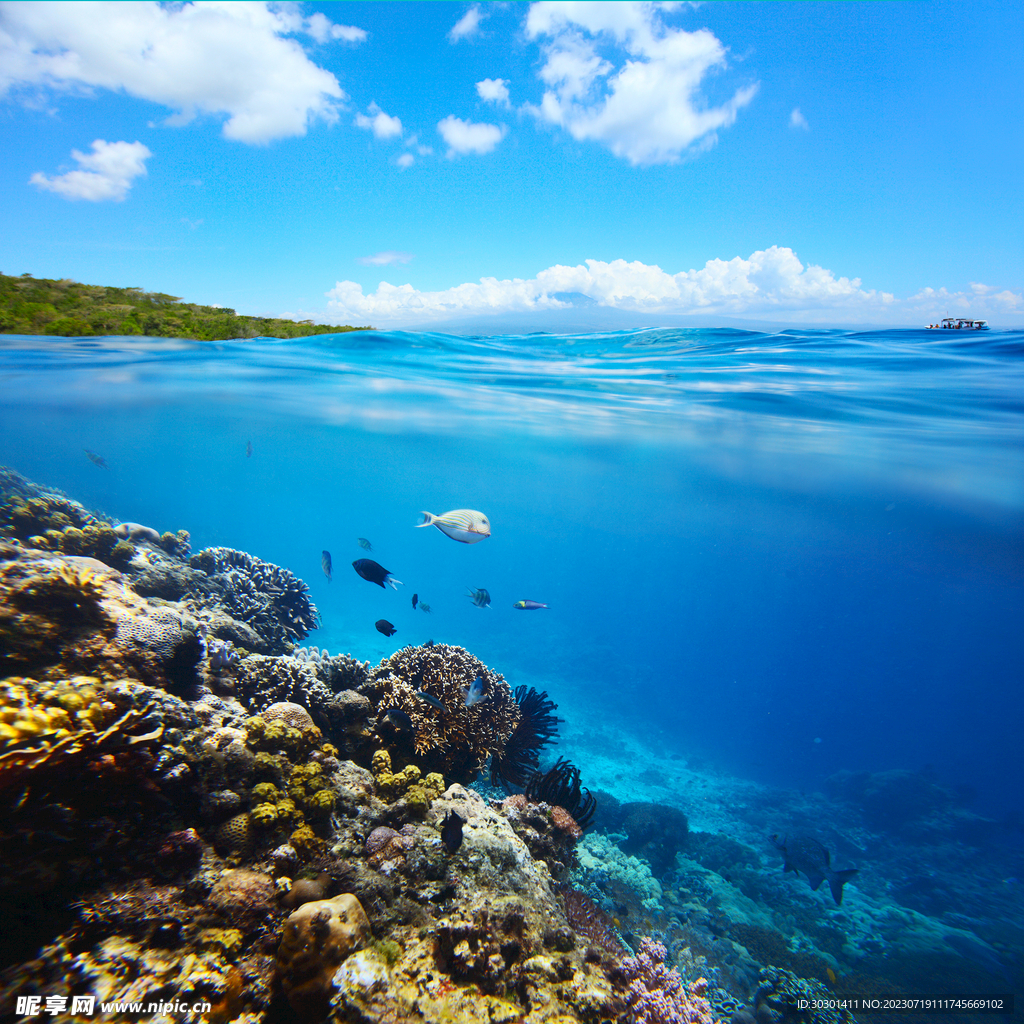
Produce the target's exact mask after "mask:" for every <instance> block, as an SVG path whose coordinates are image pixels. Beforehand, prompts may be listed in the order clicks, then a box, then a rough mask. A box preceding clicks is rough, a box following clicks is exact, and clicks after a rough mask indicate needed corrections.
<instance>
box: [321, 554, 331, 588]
mask: <svg viewBox="0 0 1024 1024" xmlns="http://www.w3.org/2000/svg"><path fill="white" fill-rule="evenodd" d="M320 568H321V569H323V571H324V575H325V576H326V577H327V582H328V583H330V582H331V569H332V565H331V553H330V551H324V552H322V553H321V555H320Z"/></svg>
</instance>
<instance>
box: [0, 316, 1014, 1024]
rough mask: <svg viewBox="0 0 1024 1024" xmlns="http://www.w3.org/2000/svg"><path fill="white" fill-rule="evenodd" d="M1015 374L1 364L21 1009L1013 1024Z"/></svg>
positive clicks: (121, 345)
mask: <svg viewBox="0 0 1024 1024" xmlns="http://www.w3.org/2000/svg"><path fill="white" fill-rule="evenodd" d="M1022 357H1024V333H1021V332H1014V331H988V332H969V334H956V335H955V336H953V337H950V336H949V335H948V334H945V333H944V332H941V333H940V332H934V331H925V330H920V331H918V330H878V331H860V332H854V331H844V330H809V329H802V330H785V331H781V332H780V333H774V334H769V333H759V332H755V331H744V330H736V329H714V330H711V329H707V330H704V329H700V330H698V329H662V330H641V331H623V332H613V333H606V334H595V335H572V336H558V335H549V334H536V335H525V336H515V337H512V336H497V337H486V336H480V337H456V336H452V335H444V334H429V333H410V332H384V331H369V330H366V331H363V330H360V331H355V332H352V333H346V334H338V335H321V336H318V337H313V338H300V339H293V340H276V339H256V340H249V341H238V342H194V341H184V340H176V339H156V338H137V337H135V338H121V337H110V338H39V337H27V336H18V335H4V336H0V388H2V401H0V465H2V467H3V468H2V469H0V668H2V671H0V802H2V816H0V861H2V864H3V871H2V872H0V906H2V907H3V910H4V914H3V919H4V927H3V929H2V930H0V1007H2V1011H0V1012H2V1013H3V1014H15V1006H16V1005H17V1006H20V1007H22V1009H21V1010H19V1011H18V1012H17V1014H15V1015H16V1016H18V1017H20V1016H23V1015H24V1012H28V1010H31V1008H32V1007H33V1006H34V1007H35V1008H36V1011H39V1012H42V1013H43V1014H44V1015H46V1014H49V1016H50V1017H51V1018H52V1019H54V1020H76V1019H88V1020H110V1021H121V1020H132V1021H137V1020H141V1021H147V1022H150V1021H151V1022H160V1024H163V1022H170V1021H180V1020H183V1019H189V1020H205V1021H209V1022H211V1024H227V1022H229V1021H240V1022H244V1024H262V1022H265V1024H319V1022H324V1021H330V1022H335V1024H342V1022H377V1021H380V1022H394V1024H412V1022H429V1024H442V1022H452V1021H487V1022H492V1024H512V1022H523V1024H541V1022H546V1024H570V1022H574V1021H580V1022H586V1024H602V1022H621V1024H677V1022H684V1021H685V1022H700V1024H711V1022H712V1021H714V1022H720V1024H780V1022H790V1021H794V1022H796V1021H799V1022H810V1024H842V1022H851V1021H860V1020H863V1021H870V1022H872V1024H885V1022H890V1021H892V1022H896V1021H899V1022H903V1024H912V1022H916V1021H929V1022H939V1021H946V1020H948V1021H965V1020H973V1019H986V1020H989V1019H1003V1020H1011V1019H1012V1020H1022V1019H1024V1013H1022V1010H1021V1004H1022V1002H1024V998H1022V997H1024V894H1022V881H1021V880H1022V879H1024V785H1022V783H1024V768H1022V758H1021V737H1022V735H1024V695H1022V682H1024V627H1022V625H1021V623H1022V621H1024V587H1022V580H1024V359H1022ZM1014 993H1016V994H1017V997H1018V999H1017V1004H1016V1005H1014V1003H1013V994H1014ZM27 1000H38V1002H36V1003H32V1002H30V1001H27ZM40 1006H41V1008H42V1009H41V1010H40V1009H39V1008H40ZM48 1007H50V1009H47V1008H48ZM26 1008H28V1010H26ZM76 1011H77V1012H76ZM981 1014H984V1016H980V1015H981Z"/></svg>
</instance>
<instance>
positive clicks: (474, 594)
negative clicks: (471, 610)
mask: <svg viewBox="0 0 1024 1024" xmlns="http://www.w3.org/2000/svg"><path fill="white" fill-rule="evenodd" d="M468 596H469V598H470V599H471V600H472V602H473V604H475V605H476V606H477V608H488V607H490V604H491V595H490V594H489V593H488V592H487V591H486V590H484V588H483V587H481V588H480V589H479V590H473V589H470V591H469V595H468Z"/></svg>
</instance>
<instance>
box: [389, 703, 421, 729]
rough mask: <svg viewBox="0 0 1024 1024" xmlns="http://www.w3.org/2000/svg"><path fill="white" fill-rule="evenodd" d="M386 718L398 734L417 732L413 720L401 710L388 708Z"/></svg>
mask: <svg viewBox="0 0 1024 1024" xmlns="http://www.w3.org/2000/svg"><path fill="white" fill-rule="evenodd" d="M384 717H385V718H386V719H387V720H388V722H389V723H390V724H391V725H392V726H393V727H394V729H395V730H396V731H397V732H405V733H411V732H415V728H414V727H413V724H412V719H411V718H410V717H409V716H408V715H407V714H406V713H405V712H404V711H403V710H402V709H401V708H388V709H387V711H385V712H384Z"/></svg>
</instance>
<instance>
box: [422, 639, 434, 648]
mask: <svg viewBox="0 0 1024 1024" xmlns="http://www.w3.org/2000/svg"><path fill="white" fill-rule="evenodd" d="M423 646H424V647H433V646H434V641H433V639H430V640H428V641H427V642H426V643H425V644H424V645H423Z"/></svg>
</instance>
